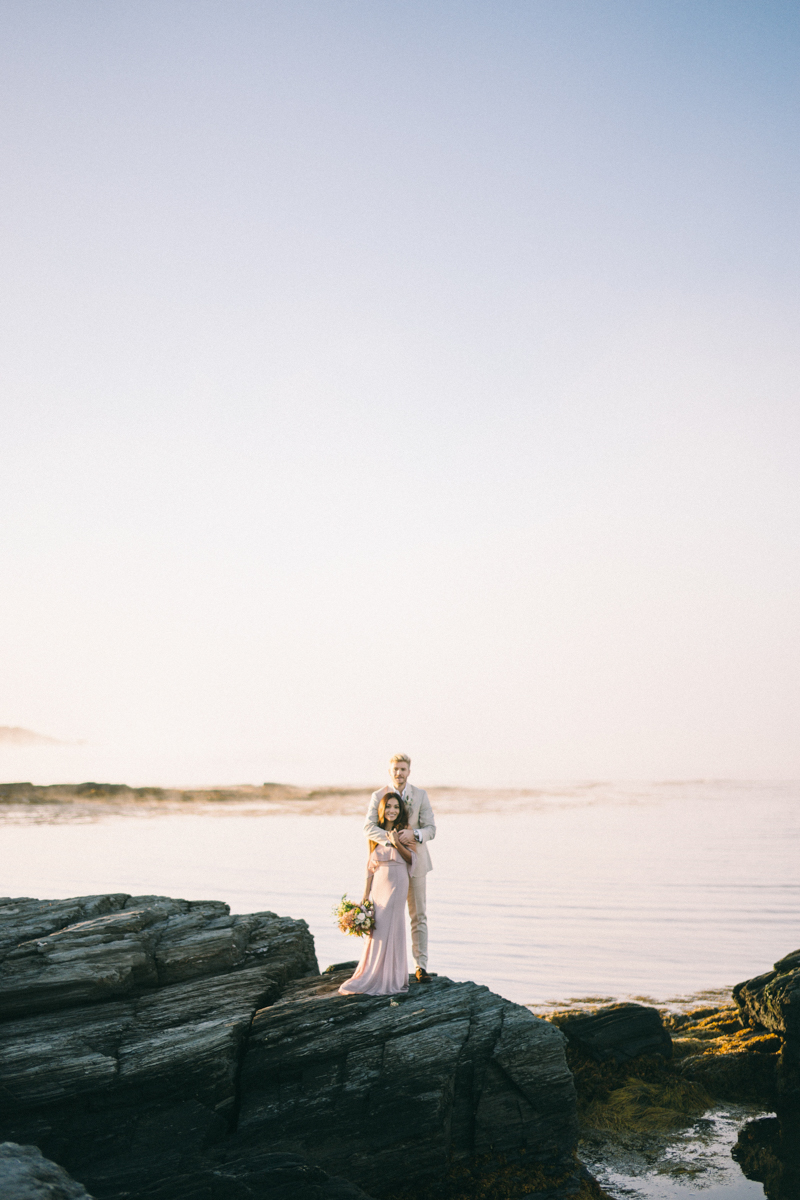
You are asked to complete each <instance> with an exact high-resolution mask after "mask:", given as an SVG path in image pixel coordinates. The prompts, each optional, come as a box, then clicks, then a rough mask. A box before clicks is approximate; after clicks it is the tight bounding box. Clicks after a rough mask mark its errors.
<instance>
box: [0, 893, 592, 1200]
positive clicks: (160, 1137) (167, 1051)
mask: <svg viewBox="0 0 800 1200" xmlns="http://www.w3.org/2000/svg"><path fill="white" fill-rule="evenodd" d="M15 919H16V920H18V921H19V924H20V928H21V929H22V934H23V936H22V937H21V938H20V939H18V940H17V941H15V940H14V920H15ZM0 932H1V933H2V936H3V938H4V940H3V942H2V949H1V950H0V1137H5V1138H7V1139H9V1140H13V1141H14V1142H25V1143H34V1144H35V1145H37V1146H39V1147H40V1148H41V1149H42V1151H43V1152H44V1153H45V1154H46V1155H47V1156H48V1157H49V1158H51V1159H53V1160H54V1161H55V1162H57V1163H60V1164H61V1165H62V1166H63V1167H65V1168H66V1169H67V1170H68V1171H70V1172H71V1173H72V1174H73V1175H74V1176H75V1177H76V1178H78V1179H80V1180H81V1181H82V1182H83V1183H84V1184H85V1186H86V1187H87V1188H88V1189H89V1190H90V1191H91V1192H92V1194H93V1195H94V1196H95V1197H96V1198H97V1200H245V1197H246V1198H247V1200H284V1197H285V1198H286V1200H289V1197H291V1198H292V1200H324V1198H328V1200H334V1198H335V1197H339V1198H340V1200H346V1198H350V1200H356V1198H357V1197H362V1198H363V1196H364V1193H363V1192H361V1191H360V1190H359V1189H360V1188H362V1187H363V1188H365V1189H366V1190H367V1191H368V1192H371V1193H376V1192H377V1193H379V1194H381V1195H385V1194H388V1193H389V1192H390V1191H394V1192H400V1191H403V1192H406V1191H408V1192H409V1194H410V1193H411V1192H416V1194H422V1193H421V1191H420V1187H421V1186H424V1187H425V1188H426V1189H428V1188H429V1186H430V1185H432V1184H433V1183H435V1186H436V1188H437V1189H438V1190H437V1195H439V1194H441V1196H442V1197H445V1196H446V1195H449V1194H450V1193H449V1191H448V1189H450V1190H452V1187H456V1183H454V1182H453V1181H452V1180H451V1182H450V1183H448V1182H447V1181H448V1179H449V1178H450V1175H451V1174H452V1172H453V1171H456V1172H458V1171H461V1173H462V1177H463V1176H464V1172H466V1173H467V1174H468V1175H469V1178H470V1179H471V1180H472V1181H473V1183H474V1189H473V1190H476V1194H477V1192H478V1191H479V1190H480V1187H481V1186H482V1184H481V1178H482V1177H481V1175H480V1172H481V1171H483V1169H484V1167H483V1165H482V1164H488V1166H487V1169H489V1168H491V1170H493V1171H495V1172H496V1171H497V1170H498V1169H500V1167H502V1169H506V1167H505V1165H504V1164H514V1163H517V1164H518V1165H517V1166H516V1167H514V1168H513V1169H514V1171H516V1176H515V1178H516V1177H517V1176H518V1177H519V1178H522V1177H523V1175H524V1177H525V1179H526V1180H530V1181H534V1180H535V1184H534V1182H532V1183H531V1185H530V1186H526V1187H524V1188H522V1190H521V1191H520V1188H519V1187H517V1190H516V1192H513V1193H512V1192H509V1193H508V1194H509V1195H512V1194H519V1195H522V1194H528V1193H533V1192H536V1193H537V1194H538V1193H541V1194H542V1195H549V1196H553V1197H555V1196H561V1195H566V1194H567V1193H568V1192H569V1189H570V1188H573V1189H576V1188H577V1186H578V1183H579V1176H578V1173H577V1171H578V1168H577V1167H576V1164H575V1161H574V1158H573V1151H574V1147H575V1143H576V1137H577V1119H576V1104H575V1092H574V1087H573V1083H572V1076H571V1075H570V1073H569V1071H568V1069H567V1066H566V1062H565V1058H564V1038H563V1035H562V1034H561V1033H560V1032H559V1031H558V1029H556V1028H555V1026H554V1025H552V1024H550V1023H549V1022H546V1021H542V1020H539V1019H538V1018H536V1017H534V1016H532V1015H531V1013H530V1012H528V1010H527V1009H524V1008H520V1007H519V1006H518V1005H515V1004H511V1003H510V1002H509V1001H506V1000H503V999H502V998H500V997H499V996H495V995H493V994H492V993H491V992H489V991H488V990H487V989H486V988H483V987H478V986H476V985H475V984H471V983H463V984H456V983H452V982H451V981H450V980H448V979H445V978H439V979H435V980H434V981H433V982H432V983H430V984H427V985H421V984H417V983H416V981H413V980H412V982H411V984H410V988H409V992H408V994H407V995H403V996H400V997H398V998H397V999H396V1000H395V1001H394V1002H392V1001H391V1000H390V999H389V998H388V997H365V996H340V995H338V992H337V988H338V985H339V983H340V982H341V980H342V979H343V978H345V977H346V976H347V975H348V974H349V972H348V971H344V972H341V971H340V972H338V973H337V972H333V973H329V974H326V975H324V976H320V975H319V973H318V968H317V963H316V958H315V957H314V950H313V940H312V939H311V937H310V935H309V933H308V929H307V927H306V925H305V922H302V921H293V920H291V919H289V918H281V917H277V916H275V914H273V913H257V914H253V915H250V916H231V915H230V913H229V912H228V910H227V908H226V906H225V905H221V904H218V903H215V902H205V903H197V902H187V901H183V900H171V899H169V898H165V897H129V896H126V895H123V894H120V895H115V896H105V897H84V898H79V899H77V900H70V901H56V902H40V901H33V900H24V901H8V902H6V903H3V902H1V901H0ZM498 1164H500V1167H498ZM520 1164H521V1165H520ZM508 1169H509V1170H511V1167H509V1168H508ZM525 1172H527V1174H525ZM342 1176H344V1177H345V1178H342ZM348 1180H352V1181H353V1182H348ZM451 1184H452V1187H451ZM458 1186H459V1187H460V1186H461V1185H460V1184H459V1185H458ZM470 1186H472V1184H471V1185H470ZM515 1186H516V1185H515ZM564 1189H566V1192H565V1190H564ZM462 1191H463V1188H462ZM504 1194H505V1193H504Z"/></svg>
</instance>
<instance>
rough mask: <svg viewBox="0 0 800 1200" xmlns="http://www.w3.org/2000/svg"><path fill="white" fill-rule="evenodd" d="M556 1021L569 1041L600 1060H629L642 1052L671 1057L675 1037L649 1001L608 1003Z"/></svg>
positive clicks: (622, 1061)
mask: <svg viewBox="0 0 800 1200" xmlns="http://www.w3.org/2000/svg"><path fill="white" fill-rule="evenodd" d="M553 1020H554V1021H555V1022H556V1024H557V1025H558V1027H559V1029H561V1031H562V1032H563V1033H565V1034H566V1035H567V1037H568V1038H569V1041H570V1043H572V1044H574V1045H575V1046H577V1047H579V1048H580V1049H581V1050H583V1051H584V1053H585V1054H588V1055H589V1056H590V1057H591V1058H594V1059H595V1060H596V1061H597V1062H609V1061H613V1062H616V1063H624V1062H630V1060H631V1059H632V1058H636V1057H638V1055H640V1054H660V1055H661V1056H662V1057H663V1058H670V1057H671V1056H672V1038H671V1037H670V1035H669V1033H668V1031H667V1030H666V1029H665V1028H664V1024H663V1022H662V1020H661V1014H660V1012H659V1011H658V1009H657V1008H651V1007H650V1006H649V1005H647V1004H607V1005H604V1006H603V1007H602V1008H596V1009H594V1010H592V1011H591V1012H582V1013H575V1014H574V1015H573V1014H569V1015H566V1016H565V1015H561V1014H558V1015H556V1016H554V1017H553Z"/></svg>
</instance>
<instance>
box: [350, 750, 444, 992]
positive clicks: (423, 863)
mask: <svg viewBox="0 0 800 1200" xmlns="http://www.w3.org/2000/svg"><path fill="white" fill-rule="evenodd" d="M410 772H411V759H410V758H409V757H408V755H407V754H395V756H394V758H392V759H391V761H390V762H389V777H390V779H391V781H392V782H391V784H388V785H387V786H386V787H382V788H380V789H379V790H378V791H377V792H373V793H372V796H371V798H370V802H369V808H368V809H367V821H366V824H365V825H364V832H365V834H366V835H367V837H368V838H370V839H371V840H372V841H373V842H380V844H381V845H382V846H388V845H389V839H388V838H387V836H386V833H385V831H384V830H383V829H381V827H380V825H379V824H378V805H379V804H380V802H381V798H382V797H383V796H385V795H386V793H387V792H398V793H399V795H401V796H402V797H403V800H404V801H405V803H406V808H407V809H408V825H409V828H410V829H411V830H412V832H413V834H414V837H415V838H416V840H417V842H418V843H419V845H418V847H417V869H416V871H415V872H414V875H413V877H412V878H411V879H409V881H408V911H409V913H410V915H411V952H412V954H413V955H414V962H415V963H416V964H417V979H418V980H419V981H420V983H428V981H429V980H430V978H431V977H430V975H429V974H428V917H427V914H426V912H425V877H426V875H427V874H428V871H430V870H432V866H431V856H430V854H429V853H428V847H427V846H426V845H425V843H426V842H430V841H431V840H432V839H433V838H435V837H436V825H435V823H434V820H433V809H432V808H431V802H430V800H429V799H428V793H427V792H425V791H423V789H422V788H418V787H414V785H413V783H409V782H408V776H409V774H410Z"/></svg>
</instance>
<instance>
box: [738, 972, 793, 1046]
mask: <svg viewBox="0 0 800 1200" xmlns="http://www.w3.org/2000/svg"><path fill="white" fill-rule="evenodd" d="M733 998H734V1000H735V1001H736V1003H737V1004H738V1006H739V1009H740V1013H741V1016H742V1019H743V1020H744V1021H745V1022H746V1024H748V1025H763V1027H764V1028H765V1029H771V1030H772V1031H773V1032H774V1033H780V1034H782V1035H783V1036H784V1037H786V1038H788V1039H790V1040H800V950H795V951H794V952H793V953H792V954H787V955H786V957H785V958H782V959H779V960H778V962H776V963H775V966H774V968H773V970H772V971H767V972H766V974H764V975H757V976H756V977H755V979H746V980H745V981H744V983H737V985H736V987H735V988H734V989H733Z"/></svg>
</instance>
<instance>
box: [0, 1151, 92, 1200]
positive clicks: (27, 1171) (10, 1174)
mask: <svg viewBox="0 0 800 1200" xmlns="http://www.w3.org/2000/svg"><path fill="white" fill-rule="evenodd" d="M0 1196H2V1197H3V1200H92V1197H91V1196H90V1195H89V1193H88V1192H87V1191H86V1189H85V1188H84V1187H83V1185H82V1184H80V1183H76V1182H75V1180H74V1179H71V1178H70V1176H69V1175H68V1174H67V1172H66V1171H65V1170H64V1168H63V1167H59V1166H57V1165H56V1164H55V1163H53V1162H49V1161H48V1159H46V1158H45V1157H44V1155H43V1154H42V1152H41V1150H39V1149H38V1148H37V1147H36V1146H18V1145H16V1143H15V1142H3V1143H2V1144H0Z"/></svg>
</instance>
